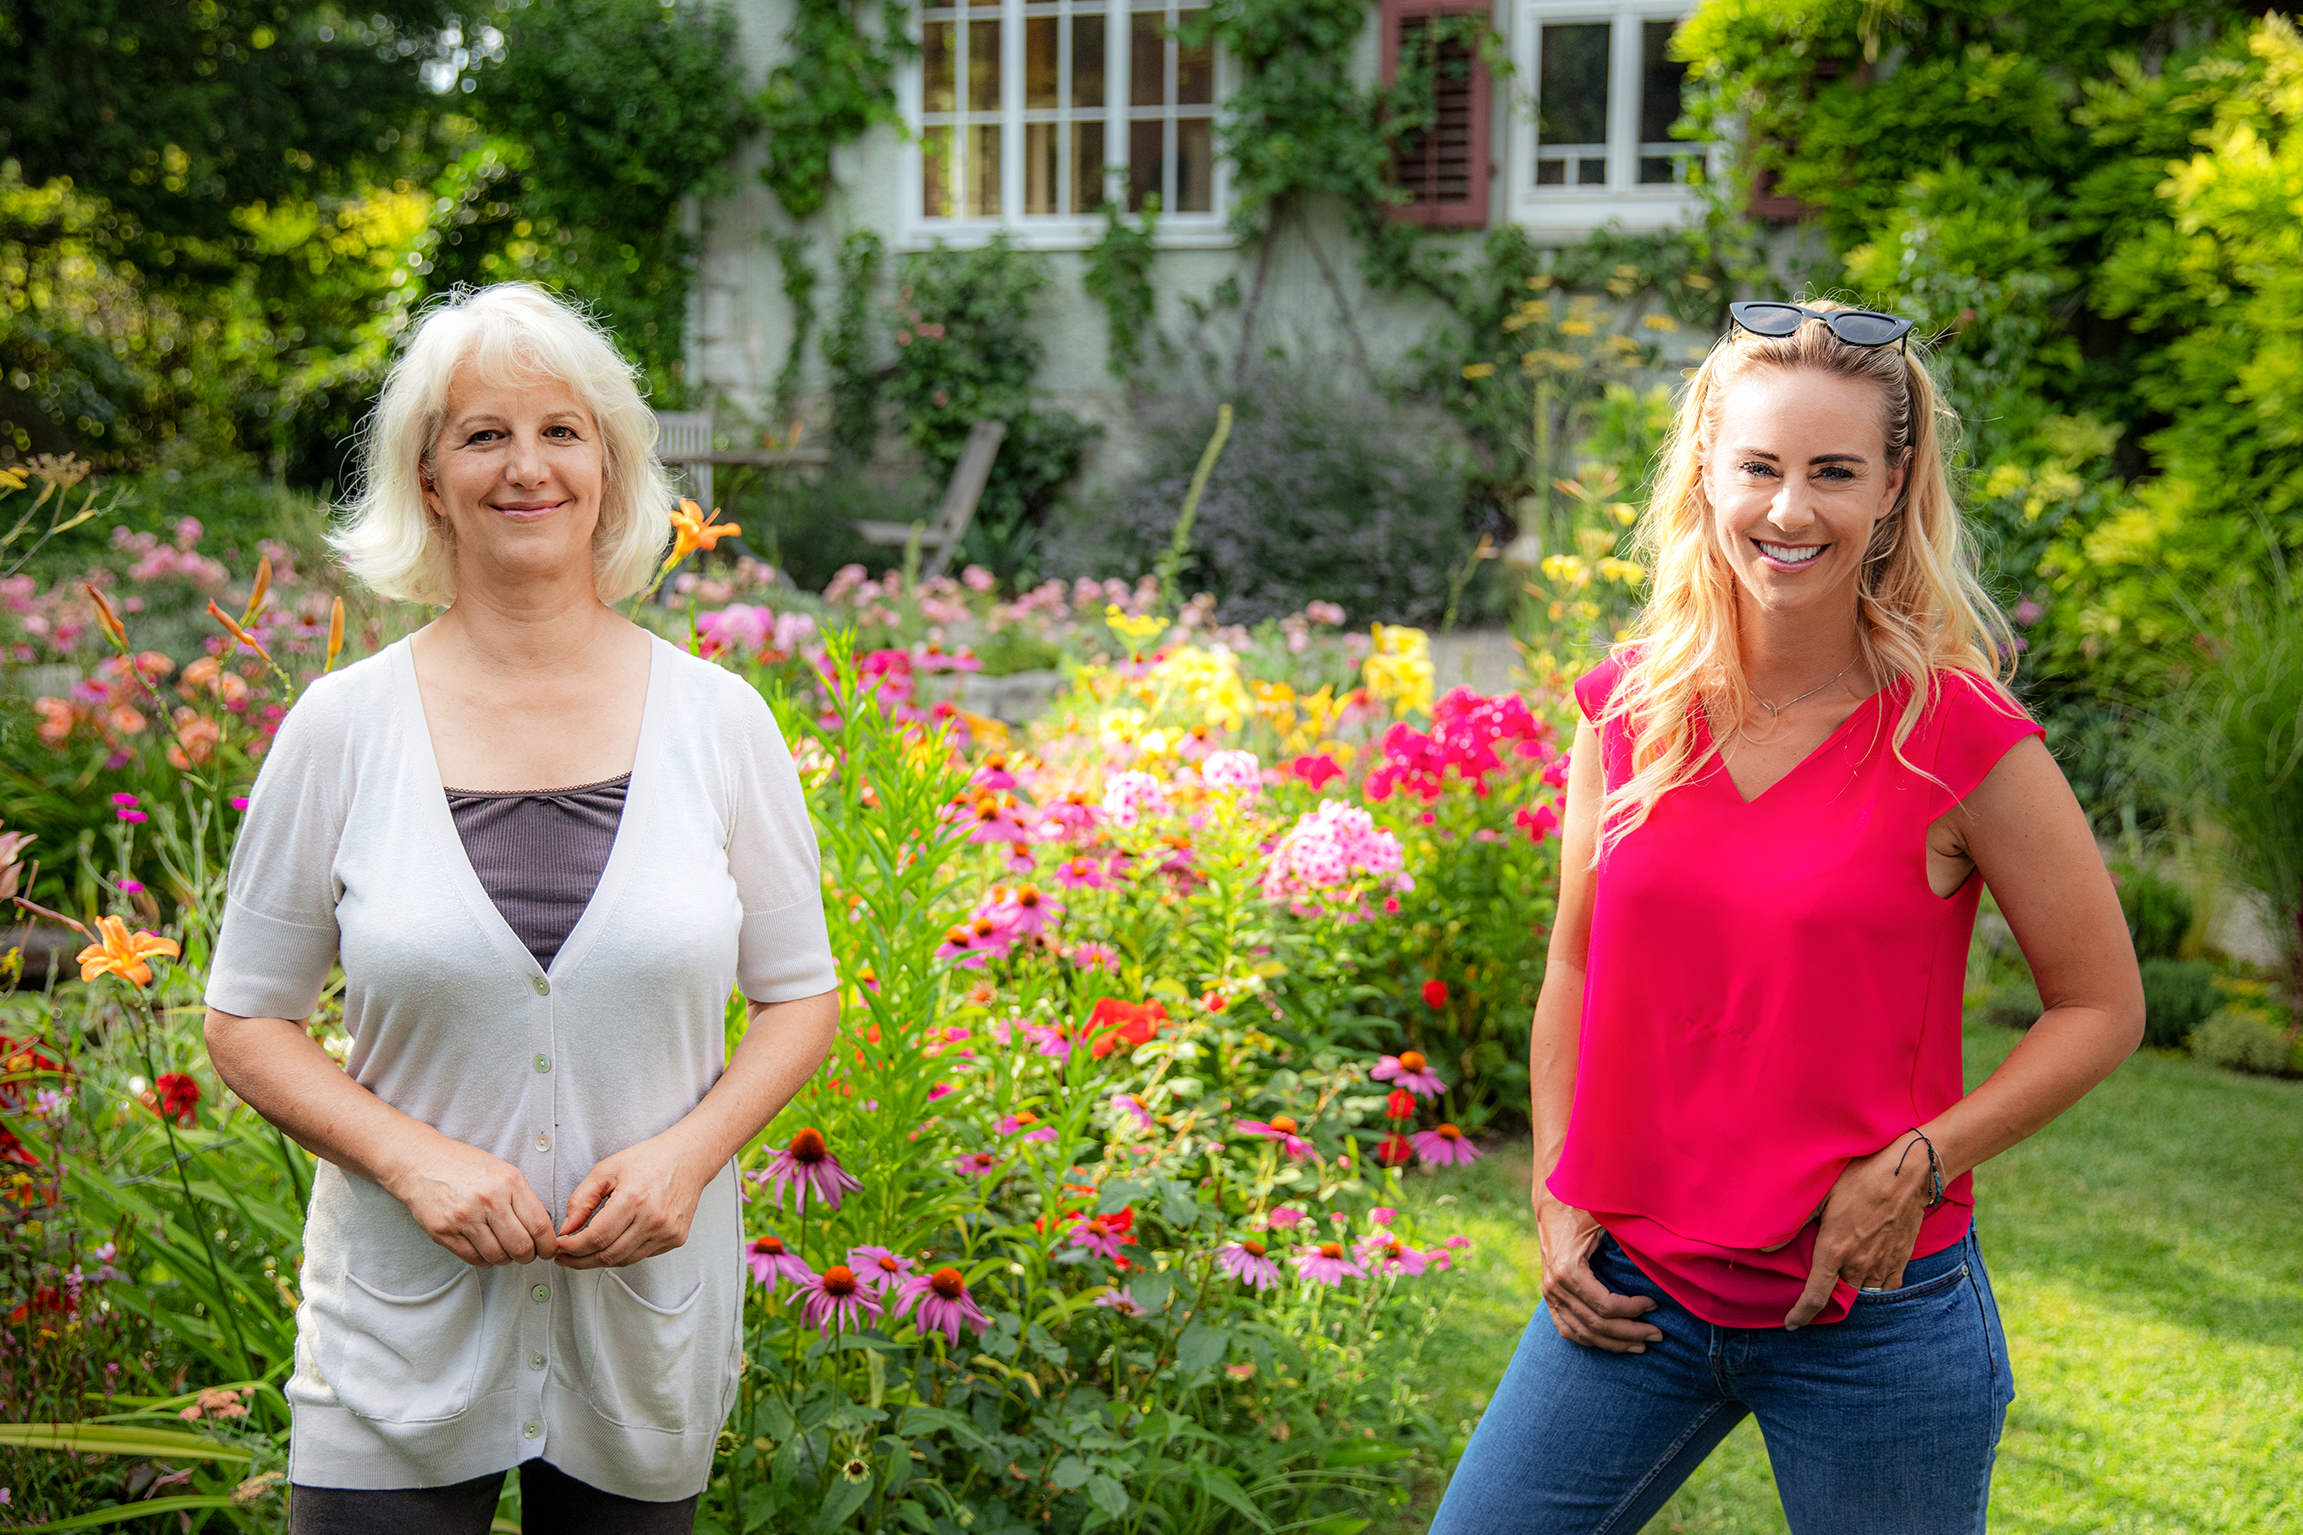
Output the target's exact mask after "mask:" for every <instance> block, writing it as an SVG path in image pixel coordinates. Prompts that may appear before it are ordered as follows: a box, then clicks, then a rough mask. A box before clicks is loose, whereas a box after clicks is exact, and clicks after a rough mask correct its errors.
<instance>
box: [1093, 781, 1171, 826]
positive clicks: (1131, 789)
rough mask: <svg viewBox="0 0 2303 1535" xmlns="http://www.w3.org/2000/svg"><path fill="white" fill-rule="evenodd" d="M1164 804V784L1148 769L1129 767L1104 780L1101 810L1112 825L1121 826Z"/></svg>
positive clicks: (1162, 810) (1157, 812)
mask: <svg viewBox="0 0 2303 1535" xmlns="http://www.w3.org/2000/svg"><path fill="white" fill-rule="evenodd" d="M1167 808H1168V798H1167V789H1166V787H1165V786H1164V785H1162V784H1161V783H1160V781H1159V780H1158V779H1157V778H1155V777H1153V776H1152V775H1151V774H1149V773H1145V772H1141V771H1139V770H1137V769H1134V768H1129V769H1126V770H1124V771H1122V772H1118V773H1114V774H1112V775H1111V776H1110V777H1109V778H1107V779H1105V780H1104V799H1103V812H1104V814H1105V815H1106V816H1108V817H1109V818H1110V819H1111V823H1112V824H1113V825H1114V826H1118V827H1120V828H1122V829H1123V830H1124V829H1126V828H1128V827H1132V826H1134V825H1135V824H1136V823H1137V822H1138V821H1140V820H1142V819H1143V818H1144V817H1145V816H1147V815H1150V816H1156V815H1162V814H1165V813H1166V811H1167Z"/></svg>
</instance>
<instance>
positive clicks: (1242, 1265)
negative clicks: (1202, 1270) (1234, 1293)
mask: <svg viewBox="0 0 2303 1535" xmlns="http://www.w3.org/2000/svg"><path fill="white" fill-rule="evenodd" d="M1215 1266H1216V1267H1217V1268H1219V1269H1222V1270H1223V1271H1224V1272H1225V1273H1226V1274H1229V1275H1230V1276H1231V1277H1232V1278H1234V1279H1236V1280H1238V1281H1239V1282H1240V1283H1241V1284H1244V1285H1246V1286H1247V1287H1248V1288H1249V1289H1251V1290H1268V1289H1270V1288H1271V1287H1272V1286H1273V1285H1275V1284H1278V1283H1279V1265H1278V1264H1277V1263H1275V1262H1273V1261H1272V1260H1271V1259H1270V1258H1269V1257H1267V1256H1265V1249H1264V1245H1263V1243H1261V1242H1258V1241H1256V1240H1255V1239H1254V1238H1252V1237H1243V1238H1241V1239H1240V1240H1239V1241H1237V1242H1227V1243H1225V1244H1224V1245H1223V1247H1222V1248H1220V1249H1218V1251H1217V1252H1216V1255H1215Z"/></svg>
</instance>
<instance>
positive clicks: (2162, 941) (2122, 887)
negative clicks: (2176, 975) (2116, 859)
mask: <svg viewBox="0 0 2303 1535" xmlns="http://www.w3.org/2000/svg"><path fill="white" fill-rule="evenodd" d="M2119 909H2120V911H2121V912H2123V913H2124V914H2125V915H2126V918H2127V935H2128V936H2129V937H2130V938H2132V939H2133V940H2134V941H2135V957H2136V958H2137V959H2143V960H2152V959H2173V958H2175V951H2176V950H2177V949H2179V948H2181V947H2182V945H2183V938H2184V935H2185V934H2187V933H2189V932H2190V931H2191V918H2192V906H2191V897H2190V895H2189V894H2187V893H2186V892H2185V891H2184V889H2183V887H2182V886H2181V885H2178V884H2176V883H2175V882H2174V881H2173V880H2169V879H2161V878H2159V877H2158V876H2157V875H2155V874H2135V873H2130V874H2128V875H2127V876H2126V877H2125V878H2124V879H2122V880H2120V882H2119Z"/></svg>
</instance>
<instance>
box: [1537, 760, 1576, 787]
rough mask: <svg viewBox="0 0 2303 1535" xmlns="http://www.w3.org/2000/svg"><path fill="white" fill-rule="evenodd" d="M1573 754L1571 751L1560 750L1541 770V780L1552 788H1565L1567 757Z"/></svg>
mask: <svg viewBox="0 0 2303 1535" xmlns="http://www.w3.org/2000/svg"><path fill="white" fill-rule="evenodd" d="M1574 755H1575V753H1573V752H1561V753H1560V754H1559V755H1558V756H1557V757H1556V758H1554V759H1553V760H1552V761H1551V762H1550V763H1549V764H1547V765H1546V766H1545V768H1544V770H1543V781H1544V782H1545V783H1547V784H1549V785H1551V786H1552V787H1553V788H1554V789H1564V788H1566V787H1567V770H1568V759H1569V758H1571V757H1573V756H1574Z"/></svg>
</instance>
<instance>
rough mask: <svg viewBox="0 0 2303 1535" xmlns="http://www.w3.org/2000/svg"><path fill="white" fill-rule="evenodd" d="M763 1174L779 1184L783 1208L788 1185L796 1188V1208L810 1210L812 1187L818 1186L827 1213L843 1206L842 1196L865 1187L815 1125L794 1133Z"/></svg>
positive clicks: (779, 1205) (778, 1203)
mask: <svg viewBox="0 0 2303 1535" xmlns="http://www.w3.org/2000/svg"><path fill="white" fill-rule="evenodd" d="M763 1176H764V1178H765V1181H767V1182H769V1183H772V1184H774V1185H775V1188H776V1208H777V1209H779V1210H780V1209H782V1208H783V1207H784V1190H785V1188H786V1187H787V1186H791V1187H793V1189H794V1194H793V1199H792V1208H793V1209H795V1210H798V1211H802V1212H804V1211H806V1209H807V1208H808V1190H810V1189H814V1190H815V1191H816V1197H817V1198H818V1199H819V1200H821V1201H822V1202H823V1206H824V1210H825V1213H827V1214H829V1213H830V1212H832V1211H834V1210H837V1209H839V1207H840V1201H841V1200H842V1199H844V1198H846V1197H847V1196H848V1195H849V1194H852V1193H854V1192H855V1191H856V1190H857V1189H860V1188H862V1187H863V1185H862V1184H861V1183H858V1182H857V1181H856V1180H855V1179H854V1178H852V1177H850V1176H849V1175H848V1170H847V1169H846V1168H844V1167H842V1166H840V1159H839V1158H838V1157H835V1156H833V1155H832V1153H831V1150H830V1148H829V1147H827V1146H825V1144H824V1132H823V1131H821V1130H817V1129H814V1128H812V1127H811V1128H809V1129H805V1130H802V1131H801V1132H800V1133H799V1134H797V1135H795V1136H793V1137H792V1143H791V1144H790V1145H789V1146H786V1147H785V1148H784V1149H783V1150H781V1151H779V1152H777V1153H776V1155H775V1158H774V1160H772V1161H770V1162H769V1163H768V1165H767V1169H766V1171H765V1173H764V1175H763Z"/></svg>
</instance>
